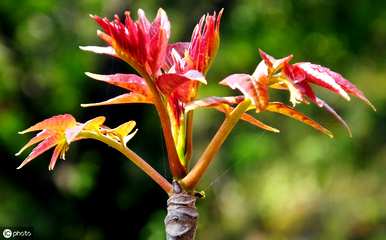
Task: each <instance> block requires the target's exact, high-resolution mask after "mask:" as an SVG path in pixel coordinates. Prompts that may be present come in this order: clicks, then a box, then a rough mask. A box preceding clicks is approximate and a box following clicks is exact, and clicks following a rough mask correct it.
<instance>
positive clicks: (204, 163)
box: [181, 99, 251, 190]
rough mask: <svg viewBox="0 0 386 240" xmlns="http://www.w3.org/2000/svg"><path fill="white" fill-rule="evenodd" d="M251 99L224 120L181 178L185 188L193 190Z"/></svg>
mask: <svg viewBox="0 0 386 240" xmlns="http://www.w3.org/2000/svg"><path fill="white" fill-rule="evenodd" d="M250 103H251V101H250V100H249V99H246V100H244V101H243V102H241V103H240V104H239V105H238V106H237V107H236V108H235V109H234V110H233V111H232V112H231V113H230V114H229V115H228V116H227V117H226V118H225V120H224V122H223V123H222V124H221V126H220V128H219V129H218V130H217V132H216V134H215V135H214V137H213V138H212V140H211V141H210V143H209V145H208V146H207V147H206V149H205V151H204V152H203V154H202V155H201V157H200V159H199V160H198V161H197V163H196V164H195V165H194V167H193V168H192V170H191V171H190V172H189V173H188V175H186V177H184V178H183V179H182V180H181V184H182V186H183V187H184V188H185V189H187V190H193V189H194V188H195V187H196V185H197V183H198V182H199V181H200V179H201V177H202V176H203V175H204V173H205V171H206V169H207V168H208V166H209V164H210V163H211V162H212V160H213V159H214V156H215V155H216V154H217V152H218V151H219V149H220V147H221V145H222V144H223V143H224V141H225V139H226V138H227V137H228V135H229V133H230V132H231V131H232V129H233V127H234V126H235V125H236V123H237V122H238V121H239V119H240V117H241V115H242V114H243V113H244V112H245V111H246V110H247V108H248V106H249V105H250Z"/></svg>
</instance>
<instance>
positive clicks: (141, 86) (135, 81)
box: [85, 72, 151, 96]
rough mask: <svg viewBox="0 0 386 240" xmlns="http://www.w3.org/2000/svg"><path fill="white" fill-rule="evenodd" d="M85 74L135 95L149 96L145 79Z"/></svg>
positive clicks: (124, 75) (132, 76)
mask: <svg viewBox="0 0 386 240" xmlns="http://www.w3.org/2000/svg"><path fill="white" fill-rule="evenodd" d="M85 74H86V75H87V76H88V77H90V78H93V79H95V80H99V81H103V82H106V83H109V84H112V85H115V86H118V87H121V88H124V89H127V90H129V91H132V92H135V93H139V94H142V95H145V96H150V95H151V93H150V90H149V87H148V86H147V84H146V81H145V79H143V78H141V77H140V76H138V75H136V74H121V73H117V74H112V75H100V74H95V73H89V72H86V73H85Z"/></svg>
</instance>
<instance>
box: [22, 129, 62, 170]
mask: <svg viewBox="0 0 386 240" xmlns="http://www.w3.org/2000/svg"><path fill="white" fill-rule="evenodd" d="M58 140H60V134H57V133H56V134H53V135H51V136H50V137H48V138H46V139H45V140H44V141H43V142H41V143H39V144H38V145H37V146H36V147H35V148H34V149H33V150H32V152H31V153H30V154H29V155H28V157H27V158H26V159H25V160H24V161H23V162H22V163H21V164H20V166H19V167H18V168H17V169H20V168H22V167H23V166H25V165H26V164H27V163H29V162H30V161H32V160H33V159H34V158H36V157H38V156H39V155H41V154H42V153H44V152H45V151H47V150H49V149H50V148H52V147H54V146H55V145H56V144H57V143H58Z"/></svg>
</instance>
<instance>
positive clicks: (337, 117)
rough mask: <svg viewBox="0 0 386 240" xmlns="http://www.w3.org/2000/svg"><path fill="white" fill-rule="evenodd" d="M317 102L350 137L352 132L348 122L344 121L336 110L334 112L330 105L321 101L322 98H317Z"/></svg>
mask: <svg viewBox="0 0 386 240" xmlns="http://www.w3.org/2000/svg"><path fill="white" fill-rule="evenodd" d="M317 102H318V105H320V107H322V108H324V109H325V110H326V111H327V112H329V113H331V114H332V115H333V116H334V117H335V118H336V119H337V120H338V121H339V122H340V123H341V124H342V125H343V126H344V127H345V128H346V130H347V132H348V135H349V136H350V137H352V132H351V129H350V127H349V126H348V124H347V123H346V121H344V119H343V118H342V117H341V116H339V114H338V113H337V112H335V110H334V109H333V108H332V107H330V106H329V105H328V104H327V103H326V102H325V101H323V100H322V99H320V98H317Z"/></svg>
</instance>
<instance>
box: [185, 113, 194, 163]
mask: <svg viewBox="0 0 386 240" xmlns="http://www.w3.org/2000/svg"><path fill="white" fill-rule="evenodd" d="M185 149H186V150H185V161H186V166H188V165H189V161H190V159H191V158H192V152H193V111H189V112H188V114H187V115H186V145H185Z"/></svg>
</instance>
